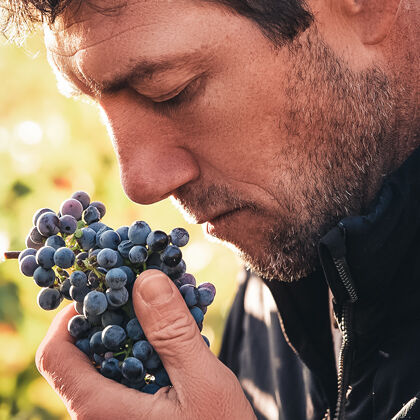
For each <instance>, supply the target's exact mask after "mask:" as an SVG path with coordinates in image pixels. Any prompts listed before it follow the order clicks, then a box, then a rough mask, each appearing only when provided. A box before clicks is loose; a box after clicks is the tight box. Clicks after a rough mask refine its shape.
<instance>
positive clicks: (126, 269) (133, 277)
mask: <svg viewBox="0 0 420 420" xmlns="http://www.w3.org/2000/svg"><path fill="white" fill-rule="evenodd" d="M119 268H120V270H123V271H124V273H125V275H126V276H127V283H126V284H125V287H126V288H127V289H128V288H129V286H131V287H132V286H133V284H134V282H135V281H136V275H135V274H134V271H133V270H132V269H131V268H130V267H127V266H126V265H123V266H121V267H119Z"/></svg>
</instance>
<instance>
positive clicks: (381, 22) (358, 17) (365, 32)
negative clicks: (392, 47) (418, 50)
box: [342, 0, 401, 45]
mask: <svg viewBox="0 0 420 420" xmlns="http://www.w3.org/2000/svg"><path fill="white" fill-rule="evenodd" d="M400 3H401V0H342V5H343V9H344V10H343V12H344V13H345V14H346V15H347V19H348V20H349V23H350V24H351V25H352V27H353V28H354V30H355V31H356V32H357V35H358V36H359V38H360V40H361V41H362V42H363V43H364V44H369V45H374V44H378V43H379V42H381V41H382V40H384V39H385V38H386V37H387V35H388V34H389V32H390V30H391V28H392V25H393V23H394V21H395V19H396V16H397V12H398V9H399V5H400Z"/></svg>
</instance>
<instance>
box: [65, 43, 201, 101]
mask: <svg viewBox="0 0 420 420" xmlns="http://www.w3.org/2000/svg"><path fill="white" fill-rule="evenodd" d="M206 62H208V58H207V57H206V56H205V55H204V54H203V51H202V50H195V51H193V52H188V53H182V54H176V55H166V56H162V57H158V58H156V59H153V60H152V59H144V58H143V59H141V60H139V61H137V62H136V63H135V64H134V65H132V66H131V67H129V68H128V69H127V70H126V71H124V72H123V73H119V74H118V73H117V74H115V75H114V76H113V77H112V78H111V79H109V80H103V81H95V80H93V79H86V78H84V82H82V81H80V83H82V84H83V85H85V86H86V88H87V90H88V91H89V94H90V95H91V96H93V97H100V96H101V95H103V94H104V93H115V92H117V91H119V90H121V89H123V88H124V87H127V86H128V85H129V83H130V82H131V81H132V80H134V79H135V80H142V81H144V80H147V79H149V80H150V79H152V78H153V77H154V76H155V75H156V74H159V73H163V72H166V71H169V70H174V69H177V68H182V67H185V66H188V67H189V68H190V69H191V71H195V72H198V71H201V70H202V68H203V64H204V63H206ZM79 80H80V79H79ZM68 84H69V85H70V88H71V93H70V96H81V95H84V94H85V92H83V91H82V90H81V89H79V88H78V87H77V86H75V85H74V84H73V83H72V82H71V81H70V80H68Z"/></svg>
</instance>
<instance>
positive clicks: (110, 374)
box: [100, 357, 122, 382]
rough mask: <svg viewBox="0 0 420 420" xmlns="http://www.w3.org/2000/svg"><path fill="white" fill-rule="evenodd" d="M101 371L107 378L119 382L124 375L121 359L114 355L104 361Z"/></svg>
mask: <svg viewBox="0 0 420 420" xmlns="http://www.w3.org/2000/svg"><path fill="white" fill-rule="evenodd" d="M100 372H101V374H102V375H103V376H105V378H108V379H113V380H114V381H117V382H119V381H120V379H121V376H122V373H121V369H120V367H119V361H118V360H117V359H115V358H113V357H111V358H110V359H106V360H104V361H103V362H102V364H101V369H100Z"/></svg>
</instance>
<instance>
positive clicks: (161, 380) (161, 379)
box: [153, 367, 171, 387]
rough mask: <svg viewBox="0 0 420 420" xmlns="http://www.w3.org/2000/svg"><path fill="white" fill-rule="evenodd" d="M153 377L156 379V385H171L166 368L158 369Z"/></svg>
mask: <svg viewBox="0 0 420 420" xmlns="http://www.w3.org/2000/svg"><path fill="white" fill-rule="evenodd" d="M153 376H154V377H155V384H157V385H159V386H161V387H164V386H169V385H171V380H170V379H169V375H168V372H166V370H165V368H164V367H162V368H160V369H158V370H157V371H156V372H155V373H154V375H153Z"/></svg>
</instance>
